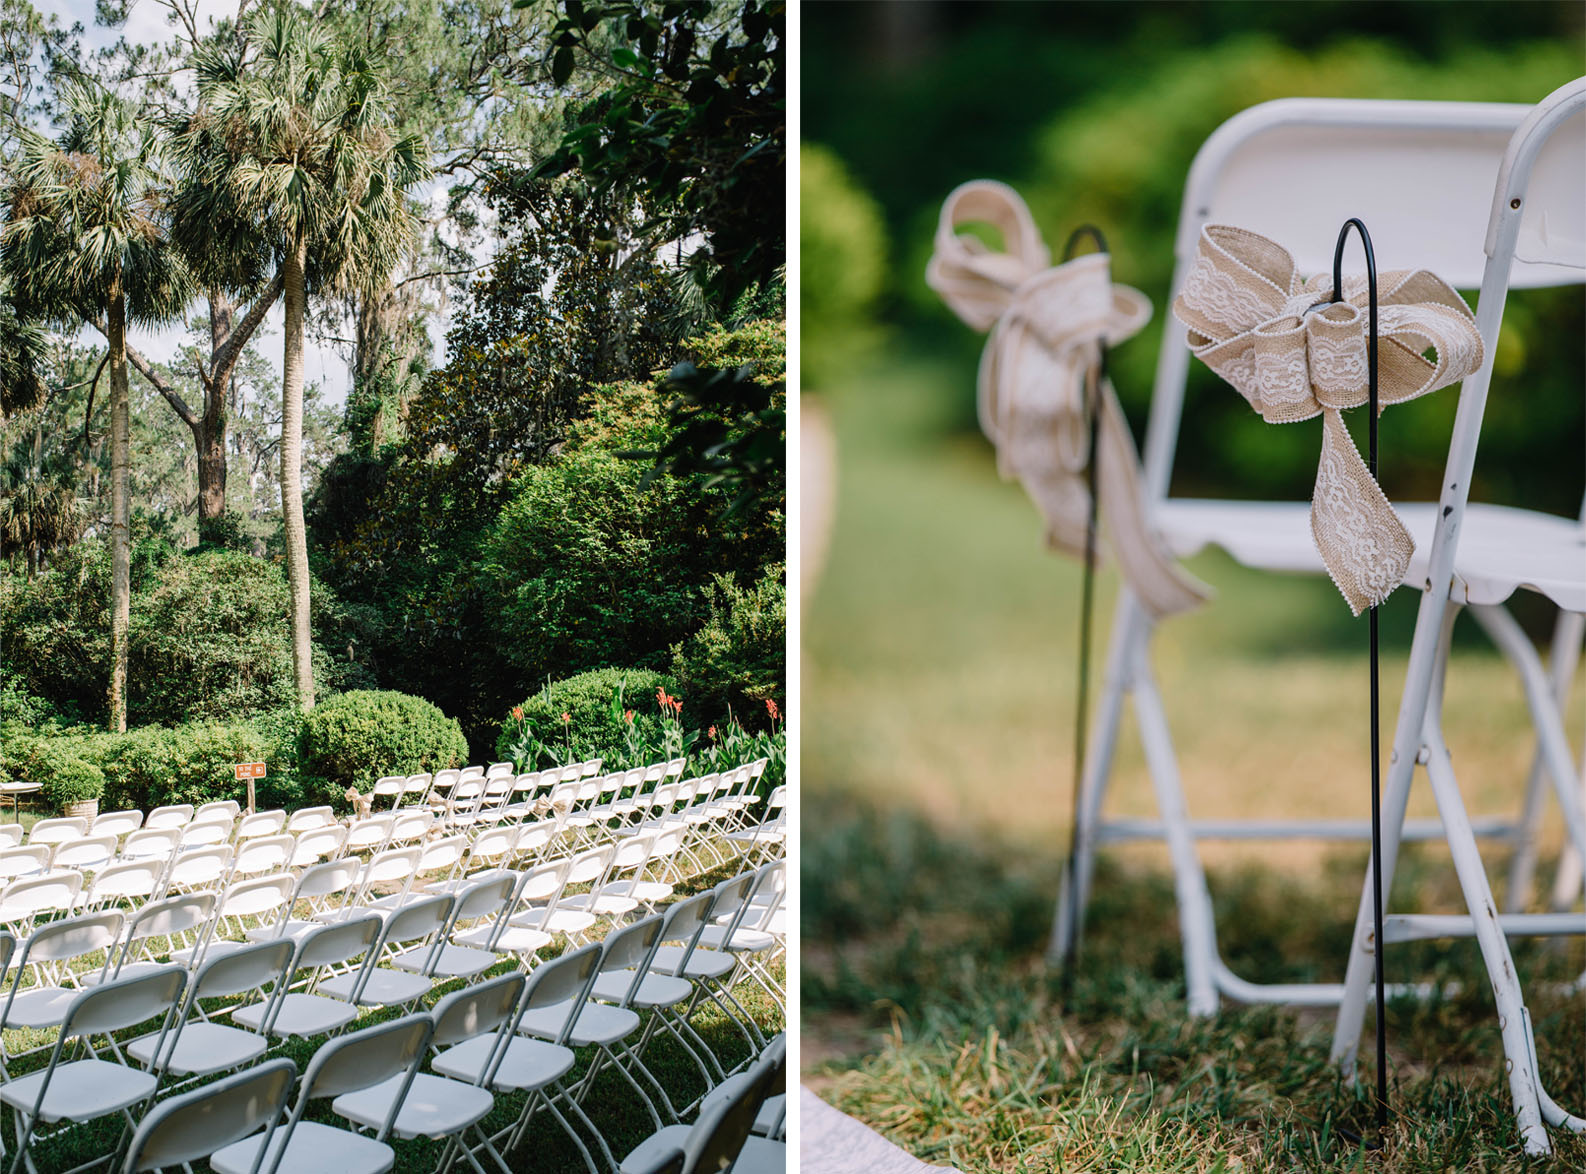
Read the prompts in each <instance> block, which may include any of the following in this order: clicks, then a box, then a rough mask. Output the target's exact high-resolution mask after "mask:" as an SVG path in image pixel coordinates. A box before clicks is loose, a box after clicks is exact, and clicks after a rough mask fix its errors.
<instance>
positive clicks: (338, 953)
mask: <svg viewBox="0 0 1586 1174" xmlns="http://www.w3.org/2000/svg"><path fill="white" fill-rule="evenodd" d="M381 925H382V923H381V921H380V919H379V918H378V917H375V916H374V915H372V914H371V915H370V916H368V917H359V918H356V919H354V920H349V921H343V922H338V923H336V924H333V925H322V926H320V927H319V928H317V929H312V930H309V931H308V932H307V933H305V934H304V935H303V936H302V937H301V938H299V939H298V943H297V953H296V955H295V956H294V957H293V959H292V975H293V977H292V978H290V979H288V985H289V986H292V985H296V984H297V982H298V981H300V980H301V981H302V983H303V989H302V990H300V991H294V990H289V991H288V992H287V993H286V994H284V995H282V996H281V997H280V998H278V999H276V1000H274V1001H273V1002H272V1003H269V1004H265V1003H250V1004H248V1005H247V1006H246V1007H239V1008H237V1010H235V1011H233V1012H232V1013H231V1021H232V1022H233V1023H236V1024H239V1025H241V1026H243V1027H246V1028H248V1029H249V1030H250V1031H257V1032H260V1033H262V1034H265V1035H279V1036H314V1035H324V1034H326V1033H327V1032H331V1031H336V1030H338V1029H340V1028H343V1027H346V1026H347V1025H348V1024H349V1023H351V1022H352V1021H353V1020H354V1019H357V1018H358V1008H357V1007H356V1006H354V1005H353V1004H352V1003H351V1002H349V1001H348V1000H346V999H338V998H332V997H330V996H327V995H321V994H318V993H317V990H316V988H317V986H318V984H319V982H320V980H321V979H322V978H324V977H326V974H327V972H328V971H329V970H330V969H331V968H332V967H337V966H339V967H343V968H347V967H351V966H352V964H353V962H354V960H356V959H362V962H361V965H360V966H359V967H355V968H353V973H355V974H356V973H357V972H358V970H360V969H361V968H362V967H364V966H368V965H370V963H371V962H372V960H373V956H374V951H373V948H372V947H373V946H374V943H375V939H376V938H378V937H379V935H380V929H381Z"/></svg>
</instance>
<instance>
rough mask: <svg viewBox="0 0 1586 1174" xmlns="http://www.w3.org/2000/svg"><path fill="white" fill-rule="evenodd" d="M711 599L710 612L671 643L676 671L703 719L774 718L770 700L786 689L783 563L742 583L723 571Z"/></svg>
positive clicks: (749, 722) (751, 721)
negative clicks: (754, 580)
mask: <svg viewBox="0 0 1586 1174" xmlns="http://www.w3.org/2000/svg"><path fill="white" fill-rule="evenodd" d="M708 599H709V601H710V618H709V619H707V620H706V621H705V624H704V626H703V627H701V628H700V629H699V631H697V632H695V633H694V634H693V635H692V636H690V637H689V638H688V639H687V640H684V641H682V642H680V643H678V644H675V645H673V647H672V675H673V676H674V677H675V678H677V684H678V690H679V692H680V693H681V694H682V696H683V697H684V699H685V704H686V706H687V712H688V714H689V715H690V718H691V720H692V721H693V722H694V723H695V724H698V725H702V726H704V725H716V726H723V727H725V726H726V725H727V723H728V720H729V719H730V718H732V717H736V718H737V719H738V721H740V722H741V723H742V724H743V725H744V726H745V727H747V728H748V729H750V730H764V729H767V728H769V726H770V724H771V719H770V714H769V712H768V710H767V708H766V702H767V701H778V700H779V699H780V698H781V697H782V696H783V695H784V693H785V685H784V678H785V673H786V665H787V591H786V586H785V584H784V582H783V577H782V568H781V567H768V568H766V570H765V572H764V573H763V574H762V575H761V577H760V580H759V582H757V583H755V585H754V586H753V587H752V588H750V589H749V590H748V591H745V590H743V589H742V588H741V587H739V586H738V584H737V583H736V582H735V581H734V579H733V577H732V576H731V575H717V576H716V577H715V579H714V581H713V582H712V583H711V586H710V589H709V592H708Z"/></svg>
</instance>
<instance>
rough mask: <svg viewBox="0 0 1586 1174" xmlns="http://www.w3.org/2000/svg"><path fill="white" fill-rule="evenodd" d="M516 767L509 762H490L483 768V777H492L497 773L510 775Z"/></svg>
mask: <svg viewBox="0 0 1586 1174" xmlns="http://www.w3.org/2000/svg"><path fill="white" fill-rule="evenodd" d="M516 769H517V768H516V767H514V766H513V765H512V763H510V762H492V763H491V764H490V765H489V766H487V767H486V768H485V778H487V779H493V778H495V777H496V776H497V775H510V774H512V773H513V772H514V771H515V770H516Z"/></svg>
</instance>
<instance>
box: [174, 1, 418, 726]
mask: <svg viewBox="0 0 1586 1174" xmlns="http://www.w3.org/2000/svg"><path fill="white" fill-rule="evenodd" d="M193 60H194V65H195V68H196V72H197V76H198V110H197V112H196V113H195V114H194V115H193V117H192V118H191V119H189V120H187V121H186V123H185V124H184V125H183V126H182V127H181V128H180V131H179V134H178V136H177V140H178V143H179V149H180V151H181V154H182V158H183V164H184V169H185V171H186V172H187V176H188V182H186V183H185V184H184V186H183V188H182V190H181V192H180V193H179V194H178V197H177V201H176V221H177V225H178V231H179V232H180V233H181V235H182V236H183V237H184V239H196V238H198V237H199V236H200V235H202V234H204V233H208V234H209V240H210V241H211V245H212V247H213V248H214V249H215V252H216V254H217V261H216V264H217V267H218V268H220V269H221V270H222V271H230V272H232V273H234V274H235V273H245V272H247V271H248V270H249V268H250V267H252V266H257V265H258V264H259V263H260V261H261V259H264V258H267V259H268V262H269V264H271V265H272V266H273V267H274V269H275V272H276V274H277V275H278V276H279V277H280V281H281V296H282V303H283V309H284V311H285V329H284V332H283V333H284V336H285V337H284V345H283V353H282V363H281V366H282V385H281V494H282V502H281V507H282V516H283V522H284V526H283V529H284V531H285V539H286V567H287V578H288V580H289V583H290V585H291V595H292V615H291V620H292V625H291V626H292V664H293V673H294V678H295V680H296V683H297V691H298V700H299V703H300V704H301V705H302V706H303V708H305V709H308V708H311V707H312V706H313V704H314V668H313V659H312V650H311V644H310V631H309V573H308V541H307V536H306V533H305V529H304V525H303V490H302V444H303V442H302V425H303V339H304V316H305V311H306V307H307V299H308V297H309V295H310V294H318V295H323V296H330V297H335V296H346V295H347V294H348V293H349V292H351V291H352V290H355V289H368V288H373V287H377V286H378V285H379V284H380V283H381V282H382V281H383V280H384V279H385V277H386V276H387V275H388V274H389V273H390V272H391V270H392V269H393V268H394V267H395V266H396V265H397V264H399V263H400V262H401V260H402V258H403V257H404V256H405V254H406V250H407V249H408V248H409V246H410V244H411V241H412V239H413V234H414V231H415V224H416V218H415V216H414V213H413V211H412V209H411V208H410V207H409V205H408V202H407V196H406V192H407V189H408V188H410V187H412V186H413V185H414V184H416V183H418V182H420V181H421V180H422V179H424V178H425V176H426V175H427V174H428V169H427V167H426V165H425V162H424V151H423V147H422V145H421V144H420V142H419V141H418V140H417V139H416V138H414V137H412V136H404V137H398V136H397V135H396V134H395V133H394V132H393V129H392V118H391V113H390V104H389V102H388V100H387V99H388V96H387V93H386V90H385V84H384V76H383V73H382V71H381V70H380V68H379V67H378V66H377V65H376V63H375V62H374V61H373V60H372V59H371V58H370V57H369V56H368V55H367V54H366V53H364V52H362V51H360V50H358V49H356V48H348V47H346V46H344V45H341V44H339V43H338V42H337V41H336V40H335V38H334V37H332V36H331V34H330V33H329V32H328V31H327V30H326V29H325V28H324V27H323V26H321V25H319V24H316V23H314V22H312V21H310V20H308V19H306V18H305V17H304V15H303V14H301V13H299V12H298V11H296V10H295V9H291V8H284V9H281V10H279V11H260V12H256V13H254V14H252V15H251V16H250V17H249V18H248V20H247V22H246V37H245V39H244V40H243V41H242V43H241V44H240V45H239V44H230V43H227V44H220V45H210V46H206V47H204V48H202V49H200V50H199V51H198V52H197V53H196V54H195V55H194V59H193ZM217 227H219V228H221V229H222V230H223V231H222V232H220V233H218V234H217V233H216V232H215V229H216V228H217Z"/></svg>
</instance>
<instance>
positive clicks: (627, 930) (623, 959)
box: [600, 913, 663, 1007]
mask: <svg viewBox="0 0 1586 1174" xmlns="http://www.w3.org/2000/svg"><path fill="white" fill-rule="evenodd" d="M662 922H663V918H662V916H661V914H659V913H654V914H651V915H650V916H649V917H646V918H644V919H643V920H642V921H635V922H634V923H633V924H631V925H625V926H623V927H622V928H621V929H619V930H617V931H616V932H614V933H611V934H608V935H607V936H606V940H605V943H604V945H605V949H604V950H603V951H602V953H601V956H600V971H601V973H602V974H609V973H611V972H612V971H617V970H632V971H633V981H632V982H631V983H630V984H629V985H628V989H627V990H626V991H624V992H623V995H622V998H621V999H619V1000H617V1003H618V1005H619V1006H622V1007H626V1006H627V1005H628V1003H629V1002H630V1001H631V1000H632V999H633V996H634V995H635V994H636V993H637V992H638V990H639V984H640V983H642V982H643V981H644V975H645V971H647V970H649V968H650V960H651V959H652V958H654V957H655V951H656V947H657V946H659V945H660V944H661V925H662Z"/></svg>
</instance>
